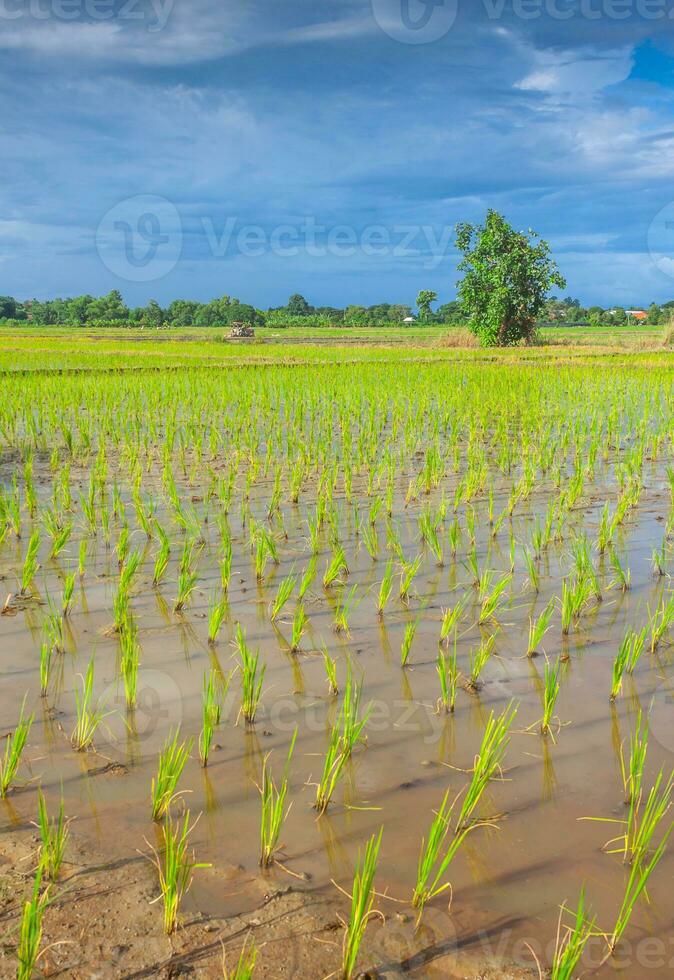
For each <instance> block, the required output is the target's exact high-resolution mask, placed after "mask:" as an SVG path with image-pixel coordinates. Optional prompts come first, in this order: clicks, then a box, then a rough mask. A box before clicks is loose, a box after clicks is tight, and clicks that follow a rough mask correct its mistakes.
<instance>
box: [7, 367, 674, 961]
mask: <svg viewBox="0 0 674 980" xmlns="http://www.w3.org/2000/svg"><path fill="white" fill-rule="evenodd" d="M110 367H111V368H114V363H111V365H110ZM673 381H674V374H672V372H671V371H670V369H669V368H668V367H666V366H660V367H654V368H650V369H645V368H638V367H637V368H630V367H624V366H623V367H620V368H616V367H611V366H610V362H609V361H608V360H607V361H606V362H605V363H597V364H593V365H591V366H575V367H567V366H559V365H558V366H549V367H546V366H542V365H541V364H540V363H537V364H536V365H529V366H517V365H513V364H509V365H488V364H479V363H474V364H472V363H470V361H465V360H462V361H460V362H456V363H454V362H452V361H451V359H448V360H446V361H445V362H443V363H440V364H427V365H418V364H416V365H412V364H409V363H407V362H406V360H405V358H404V356H402V355H401V354H398V353H397V352H395V351H392V352H391V354H390V360H389V362H384V363H377V364H358V363H353V364H351V363H350V364H348V365H344V364H340V363H339V360H338V359H337V358H336V359H335V362H334V363H332V364H329V363H328V364H320V365H315V366H296V367H283V366H268V365H264V366H258V367H256V368H255V369H254V370H253V369H251V370H250V371H236V372H234V371H231V372H228V371H226V370H225V371H224V372H223V371H222V370H219V369H217V368H212V367H198V368H195V367H194V366H192V367H190V366H186V367H184V368H179V369H173V370H172V371H171V373H170V374H166V375H164V374H162V373H157V372H155V371H152V372H148V373H147V374H143V373H142V371H141V372H140V373H139V372H137V371H134V372H133V373H132V374H129V375H126V374H125V373H124V372H119V373H114V371H111V372H110V373H107V374H105V375H104V376H96V377H87V376H86V375H81V376H63V377H55V376H50V375H41V374H39V373H31V372H26V373H25V374H23V375H22V376H21V377H20V378H17V379H14V380H12V382H11V385H10V384H9V383H8V384H7V385H6V386H5V391H4V397H3V401H2V404H1V405H0V447H1V449H2V457H1V462H0V481H1V486H2V491H1V494H0V541H1V544H0V585H1V586H2V587H3V589H2V600H1V601H0V605H3V606H4V608H3V615H2V617H0V672H1V677H2V683H1V684H0V735H2V736H3V743H2V749H1V751H0V765H1V766H2V769H0V775H1V777H2V778H1V780H0V784H1V785H2V789H3V798H2V799H1V800H0V821H1V825H0V921H1V922H2V946H1V951H2V955H1V956H0V974H1V975H2V976H8V977H9V976H16V975H17V963H18V971H19V976H25V977H29V976H31V975H40V973H42V975H46V976H63V977H93V976H99V977H108V976H110V977H136V976H137V977H140V976H166V977H169V976H178V975H193V976H204V977H211V976H212V977H216V976H220V977H222V976H232V977H247V976H255V977H258V976H259V977H291V976H292V977H311V978H315V977H326V976H328V975H334V976H351V975H353V976H358V975H363V976H379V977H402V976H413V977H432V978H433V977H454V976H456V977H492V976H493V977H497V976H505V977H508V976H510V977H527V976H532V977H536V976H539V972H540V973H541V974H543V975H552V976H554V977H558V978H563V977H569V978H571V977H575V976H579V975H580V974H581V973H589V974H590V975H593V976H597V977H614V976H620V977H625V978H627V977H629V978H633V977H641V976H648V977H653V978H659V977H666V976H670V975H671V971H672V967H673V964H674V911H673V909H672V903H671V883H672V874H673V872H674V858H673V857H672V848H671V847H668V846H667V843H668V836H669V833H670V829H671V823H672V818H673V813H672V812H670V802H671V795H672V781H671V775H670V774H671V773H672V770H673V768H674V762H673V760H674V755H673V753H674V714H673V711H674V709H673V707H672V695H671V693H670V691H671V690H672V689H671V684H672V677H673V675H674V668H673V667H672V645H671V644H672V638H673V636H674V634H673V633H672V630H674V593H672V591H671V582H670V571H671V568H672V555H671V544H670V536H671V534H672V533H674V507H673V499H674V466H673V465H672V436H673V434H674V426H673V423H672V417H673V416H672V406H673V405H674V386H673ZM31 719H32V723H31V724H29V722H31ZM23 738H25V745H23V744H22V740H23ZM3 753H4V755H3ZM160 756H161V759H160ZM3 758H4V762H2V759H3ZM162 793H163V795H162ZM40 794H43V797H42V800H43V804H44V805H46V812H47V822H46V826H45V825H44V822H43V826H42V828H40V820H39V816H38V811H39V806H40V799H41V796H40ZM61 801H62V804H63V823H62V825H61V830H60V834H61V838H63V837H64V836H65V838H66V839H65V840H64V841H62V843H64V852H63V855H62V862H59V861H56V862H54V861H53V860H51V861H50V855H52V856H53V852H54V850H57V849H58V842H59V820H58V817H59V807H60V805H61ZM153 811H154V816H155V817H156V818H157V819H153ZM185 819H186V820H187V822H186V823H185ZM380 831H381V841H380V842H379V834H380ZM167 838H170V840H167ZM368 843H369V850H367V848H368ZM181 847H182V850H181ZM433 848H435V849H433ZM171 854H173V855H174V857H175V855H176V854H177V859H176V860H177V861H178V865H179V870H180V868H182V871H183V872H184V874H183V876H182V878H181V877H180V873H179V875H178V876H177V878H176V879H175V881H174V883H173V884H174V887H173V891H172V890H171V882H170V880H169V879H170V875H169V860H168V859H169V858H170V856H171ZM181 855H182V857H181ZM420 855H421V857H420ZM261 856H264V860H263V861H262V864H261ZM181 860H182V865H181V864H180V861H181ZM59 864H60V866H59ZM194 864H196V866H194ZM201 865H205V866H203V867H202V866H201ZM357 868H358V869H359V872H360V873H359V875H357V876H356V881H354V874H355V872H356V869H357ZM368 875H370V877H368ZM52 878H53V879H54V880H50V879H52ZM363 882H365V884H363ZM190 883H191V887H188V885H190ZM359 888H360V893H359ZM354 894H355V895H356V896H358V895H359V894H360V897H361V899H362V901H361V903H360V905H359V906H358V908H356V906H357V905H358V903H357V902H355V901H354V903H352V901H351V896H352V895H354ZM26 903H27V904H26ZM359 914H360V916H361V917H360V919H359V918H358V916H359ZM22 920H23V923H24V932H25V926H26V921H27V920H28V921H29V922H30V923H32V926H33V927H34V928H36V927H39V930H41V934H40V935H38V938H37V944H35V943H33V946H32V947H31V945H30V938H29V937H28V938H27V937H26V935H24V932H22V931H21V930H22ZM240 956H241V959H240ZM31 957H32V958H31ZM223 958H224V964H225V966H224V967H223ZM246 960H247V961H248V966H247V965H246V962H245V961H246ZM251 965H252V972H251V971H250V970H248V972H246V970H247V969H248V967H250V966H251ZM22 970H23V971H24V972H23V973H22V972H21V971H22ZM223 970H224V971H225V972H223ZM363 971H364V972H363Z"/></svg>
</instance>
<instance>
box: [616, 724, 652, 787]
mask: <svg viewBox="0 0 674 980" xmlns="http://www.w3.org/2000/svg"><path fill="white" fill-rule="evenodd" d="M647 752H648V721H647V719H645V718H644V717H643V714H642V712H641V710H640V711H639V712H638V713H637V720H636V723H635V726H634V732H633V733H632V734H631V735H630V755H629V760H628V761H627V762H626V761H625V746H624V744H622V745H621V746H620V772H621V775H622V781H623V789H624V793H625V804H626V806H631V805H632V803H633V801H635V800H637V801H638V800H640V799H641V786H642V783H643V779H644V768H645V766H646V755H647Z"/></svg>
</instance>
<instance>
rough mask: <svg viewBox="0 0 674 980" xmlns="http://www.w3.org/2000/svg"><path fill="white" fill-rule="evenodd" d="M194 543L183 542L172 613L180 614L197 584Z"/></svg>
mask: <svg viewBox="0 0 674 980" xmlns="http://www.w3.org/2000/svg"><path fill="white" fill-rule="evenodd" d="M193 559H194V541H190V542H189V543H188V542H185V547H184V549H183V553H182V557H181V559H180V568H179V569H178V595H177V597H176V601H175V603H174V606H173V609H174V612H182V611H183V610H184V609H185V606H186V605H187V604H188V602H189V601H190V599H191V597H192V593H193V592H194V590H195V588H196V584H197V573H196V570H195V568H194V564H193Z"/></svg>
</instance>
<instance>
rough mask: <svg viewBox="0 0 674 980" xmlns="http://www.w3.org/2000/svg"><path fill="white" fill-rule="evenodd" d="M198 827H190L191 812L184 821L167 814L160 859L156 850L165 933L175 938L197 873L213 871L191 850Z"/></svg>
mask: <svg viewBox="0 0 674 980" xmlns="http://www.w3.org/2000/svg"><path fill="white" fill-rule="evenodd" d="M194 827H195V824H192V826H190V811H189V810H187V811H186V812H185V815H184V817H183V818H182V821H180V820H177V821H173V820H172V819H171V817H170V816H169V815H168V814H167V816H166V819H165V821H164V848H163V854H162V856H161V857H160V856H159V854H157V852H156V851H154V858H155V861H154V863H155V865H156V868H157V872H158V875H159V888H160V891H161V898H162V902H163V905H164V932H165V933H166V935H167V936H171V935H173V933H174V932H175V931H176V929H177V928H178V914H179V911H180V905H181V903H182V900H183V898H184V897H185V895H186V894H187V892H188V891H189V889H190V886H191V884H192V880H193V876H194V872H195V871H197V870H198V869H200V868H210V864H203V863H199V864H198V863H197V862H196V861H195V860H194V853H190V852H189V851H188V846H189V837H190V834H191V833H192V831H193V830H194Z"/></svg>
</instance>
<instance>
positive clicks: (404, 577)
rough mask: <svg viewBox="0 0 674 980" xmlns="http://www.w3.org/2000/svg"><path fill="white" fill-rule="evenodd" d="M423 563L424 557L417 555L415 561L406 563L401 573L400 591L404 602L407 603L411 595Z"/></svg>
mask: <svg viewBox="0 0 674 980" xmlns="http://www.w3.org/2000/svg"><path fill="white" fill-rule="evenodd" d="M422 561H423V556H422V555H417V557H416V558H415V559H414V561H411V562H405V563H404V564H403V567H402V569H401V572H400V590H399V595H400V598H401V600H402V601H403V602H407V600H408V599H409V595H410V588H411V587H412V582H413V581H414V578H415V576H416V574H417V572H418V571H419V569H420V568H421V562H422Z"/></svg>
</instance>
